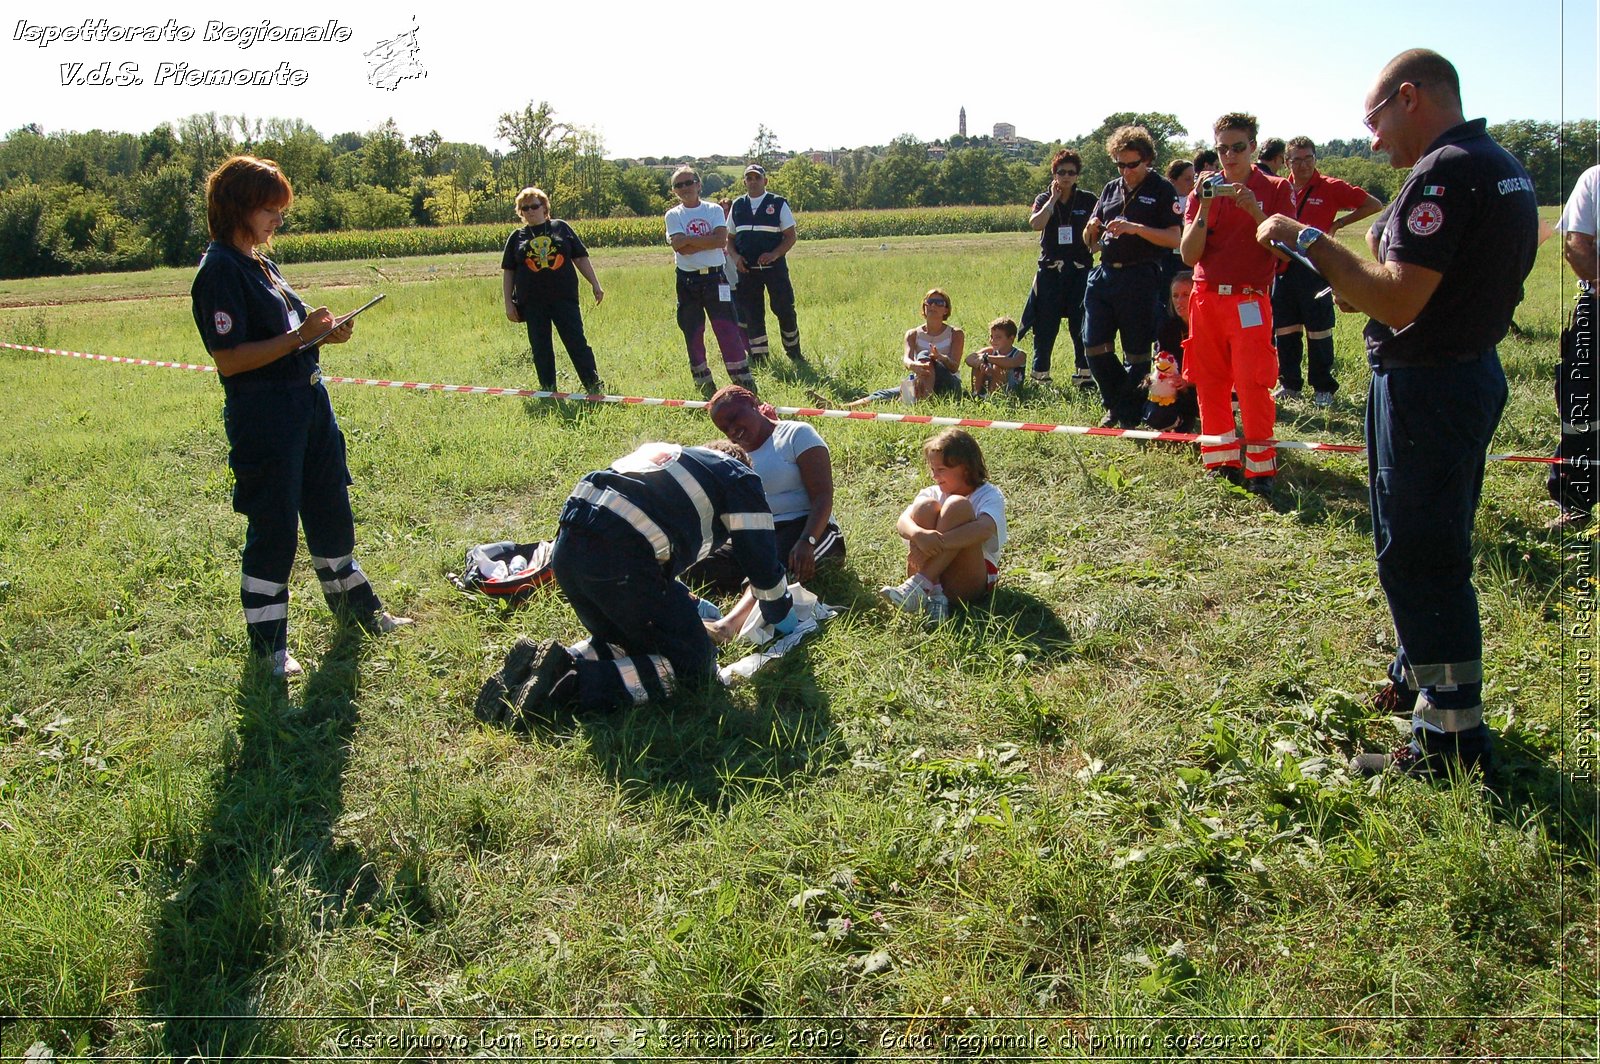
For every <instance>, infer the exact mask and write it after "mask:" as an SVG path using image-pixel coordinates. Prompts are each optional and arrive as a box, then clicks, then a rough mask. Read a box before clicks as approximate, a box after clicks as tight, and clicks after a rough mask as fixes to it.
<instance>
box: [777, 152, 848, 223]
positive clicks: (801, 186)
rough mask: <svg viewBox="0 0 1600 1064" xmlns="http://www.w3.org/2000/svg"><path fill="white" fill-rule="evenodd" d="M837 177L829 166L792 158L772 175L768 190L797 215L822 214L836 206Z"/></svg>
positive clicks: (803, 157) (806, 159) (802, 158)
mask: <svg viewBox="0 0 1600 1064" xmlns="http://www.w3.org/2000/svg"><path fill="white" fill-rule="evenodd" d="M838 189H839V177H838V175H837V174H835V173H834V172H833V168H832V167H831V166H824V165H820V164H818V163H814V162H812V161H811V160H810V159H809V158H807V157H806V156H804V155H796V156H795V157H794V158H792V159H790V160H789V161H788V162H786V163H784V164H783V165H782V166H780V167H779V168H778V169H777V170H775V171H773V174H772V190H773V191H774V192H776V193H778V194H779V195H780V196H783V197H784V198H786V199H787V200H788V201H789V202H790V203H791V204H792V205H793V206H794V209H795V210H797V211H826V210H831V209H833V208H834V207H836V206H838V195H839V191H838Z"/></svg>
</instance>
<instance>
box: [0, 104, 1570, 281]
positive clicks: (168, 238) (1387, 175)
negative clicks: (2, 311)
mask: <svg viewBox="0 0 1600 1064" xmlns="http://www.w3.org/2000/svg"><path fill="white" fill-rule="evenodd" d="M1127 123H1136V124H1141V125H1144V126H1146V128H1148V129H1149V130H1150V132H1151V134H1152V136H1153V139H1154V140H1155V142H1156V146H1157V153H1158V163H1159V164H1160V165H1163V166H1164V165H1165V164H1166V163H1167V162H1168V161H1170V160H1171V159H1174V158H1178V157H1187V156H1190V155H1192V154H1193V152H1194V151H1195V149H1196V148H1197V147H1199V146H1201V144H1202V143H1203V142H1201V141H1191V140H1189V139H1188V136H1189V134H1188V131H1187V130H1185V129H1184V128H1183V126H1182V125H1181V124H1180V123H1179V122H1178V120H1177V119H1176V118H1175V117H1173V116H1172V115H1170V114H1161V113H1139V114H1136V113H1132V112H1125V113H1118V114H1113V115H1108V116H1107V117H1106V118H1105V119H1104V120H1103V121H1102V122H1101V123H1100V124H1099V125H1098V126H1097V127H1096V128H1095V129H1093V130H1090V131H1088V132H1086V133H1084V134H1082V135H1080V136H1078V137H1075V138H1071V139H1066V140H1060V141H1053V142H1049V143H1040V142H1034V141H1021V142H1018V143H1015V144H1000V143H997V142H995V141H993V140H991V139H990V138H989V137H986V136H985V137H974V138H965V137H951V138H949V139H948V140H945V141H935V142H933V144H932V145H929V144H927V143H924V142H923V141H921V140H920V139H918V138H917V137H915V136H912V135H910V134H906V135H903V136H899V137H896V138H895V139H894V140H892V141H890V142H889V143H888V144H886V145H876V146H871V147H867V146H863V147H858V148H854V149H840V150H838V151H833V152H827V153H818V154H819V155H820V156H821V158H820V160H816V159H813V158H812V156H811V155H810V154H808V153H801V154H794V155H787V154H786V153H784V152H782V150H781V149H780V148H779V145H778V139H777V135H776V134H775V133H774V132H773V131H772V130H770V129H768V128H767V127H766V126H765V125H763V126H761V127H760V130H759V131H758V133H757V135H756V137H755V140H754V141H753V142H752V144H751V145H750V149H749V151H748V152H747V154H746V155H744V156H736V157H731V158H730V157H713V158H710V159H691V158H677V159H661V158H658V159H646V160H619V159H608V158H606V157H605V144H604V141H603V139H602V138H601V137H600V135H599V134H598V133H597V132H595V131H594V130H592V129H589V128H586V127H582V126H577V125H572V124H569V123H565V122H562V121H560V120H558V118H557V116H556V114H555V112H554V111H553V109H552V108H551V107H550V105H549V104H548V103H543V102H541V103H538V104H535V103H532V102H529V103H528V104H527V105H526V106H524V107H523V108H521V109H520V110H516V111H510V112H507V113H505V114H503V115H501V116H500V118H499V122H498V124H497V128H496V133H497V135H498V136H499V137H500V139H501V140H503V141H504V142H505V143H507V144H509V145H510V150H509V151H500V150H491V149H489V148H486V147H484V146H482V145H478V144H468V143H460V142H453V141H446V140H444V139H443V138H441V137H440V135H439V134H438V133H437V132H429V133H426V134H421V135H413V136H410V137H407V136H406V135H405V134H404V133H403V132H402V131H401V129H400V128H399V127H398V126H397V125H396V124H395V122H394V121H393V120H392V119H391V120H389V121H387V122H385V123H383V124H382V125H380V126H378V127H377V128H376V129H373V130H369V131H367V132H365V133H339V134H335V135H333V136H330V137H324V136H323V135H321V134H320V133H318V131H317V130H316V129H314V128H313V127H312V126H311V125H309V124H308V123H306V122H304V121H302V120H299V119H281V118H272V119H265V120H260V119H257V120H251V119H249V118H247V117H245V116H234V115H219V114H217V113H215V112H209V113H206V114H196V115H191V116H189V117H188V118H185V119H183V120H181V121H179V122H176V123H163V124H161V125H158V126H156V127H155V128H154V129H151V130H150V131H148V132H146V133H138V134H135V133H109V132H105V131H101V130H90V131H88V132H59V131H58V132H51V133H46V132H44V131H43V130H42V129H40V128H39V127H38V126H37V125H29V126H23V127H22V128H20V129H16V130H13V131H11V132H10V133H8V134H7V135H6V136H5V138H4V139H3V140H0V277H30V276H41V275H50V274H64V273H97V272H104V271H111V270H131V269H142V268H146V267H150V266H157V265H168V266H178V265H184V264H189V263H193V262H194V261H195V260H196V258H197V257H198V256H199V254H200V251H201V250H202V249H203V248H204V246H205V243H206V226H205V206H204V182H205V178H206V175H207V174H208V173H209V172H210V171H211V170H212V169H213V168H215V167H216V165H217V164H218V163H219V162H221V161H222V160H223V159H224V158H226V157H227V156H229V155H231V154H234V153H237V152H250V153H253V154H256V155H260V156H264V157H267V158H271V159H276V160H277V161H278V162H279V164H280V165H282V167H283V169H284V171H285V173H287V174H288V176H289V178H290V180H291V181H292V182H293V183H294V186H295V202H294V205H293V208H292V211H291V214H290V219H289V222H288V224H287V226H286V228H285V232H294V231H299V232H328V231H337V230H347V229H385V228H395V227H403V226H430V225H459V224H465V223H474V222H505V223H506V224H508V225H510V224H512V223H513V222H514V219H513V218H512V212H511V208H510V204H511V200H512V197H513V196H514V195H515V194H516V191H517V190H518V189H520V188H522V187H523V186H525V185H539V186H540V187H542V188H544V189H545V190H546V191H547V192H548V193H549V194H550V196H551V199H552V201H553V203H554V206H555V211H556V214H557V215H559V216H562V217H567V218H601V217H618V216H623V217H626V216H637V215H652V214H659V213H661V212H662V211H664V210H666V208H667V207H669V206H671V204H672V203H673V202H675V200H674V199H673V197H672V195H671V190H670V189H669V188H668V187H667V184H668V176H669V175H670V172H671V170H672V169H673V168H674V167H675V166H676V165H679V164H681V163H690V164H697V165H698V166H699V168H700V170H701V172H702V175H703V176H704V178H705V185H704V189H705V193H706V195H707V196H708V197H713V198H714V197H716V196H717V195H718V194H720V193H722V192H724V191H725V190H726V191H727V193H728V194H730V195H732V194H737V192H738V191H740V189H738V188H737V187H736V186H737V177H735V176H730V174H729V173H722V172H718V170H717V167H718V166H719V165H721V166H727V167H729V168H730V171H737V170H738V169H742V166H743V162H744V160H745V159H760V160H761V161H763V163H765V164H767V165H768V166H769V173H770V178H771V188H772V189H773V191H775V192H778V193H780V194H782V195H785V196H787V197H788V198H789V200H790V201H791V202H792V203H793V204H794V206H795V208H796V210H799V211H815V210H832V209H848V208H865V209H872V208H904V207H918V206H928V207H936V206H958V205H967V204H979V205H981V204H989V205H993V204H1008V203H1016V204H1019V205H1024V204H1027V203H1030V202H1031V200H1032V197H1033V196H1034V195H1035V194H1036V193H1037V192H1039V191H1041V190H1042V189H1044V187H1045V186H1046V185H1047V184H1048V174H1047V166H1048V160H1049V158H1050V156H1051V154H1053V153H1054V152H1055V151H1056V150H1057V149H1058V148H1060V147H1063V146H1065V147H1071V148H1074V149H1076V150H1077V151H1078V152H1079V154H1080V155H1081V156H1082V157H1083V162H1084V168H1083V176H1082V178H1081V181H1080V184H1081V185H1082V187H1083V188H1085V189H1088V190H1090V191H1098V190H1099V189H1100V187H1101V186H1102V185H1103V184H1105V183H1106V182H1107V181H1110V180H1111V179H1112V178H1113V177H1114V176H1115V171H1114V169H1113V167H1112V165H1111V163H1110V160H1109V159H1108V158H1107V157H1106V153H1105V150H1104V147H1103V145H1104V142H1105V138H1106V136H1107V134H1109V133H1110V131H1111V130H1112V129H1114V128H1116V127H1117V126H1119V125H1123V124H1127ZM1492 131H1493V132H1494V134H1495V136H1496V137H1497V139H1499V140H1500V141H1501V143H1502V144H1505V146H1506V147H1507V148H1508V149H1510V150H1511V151H1512V152H1513V154H1516V155H1517V156H1518V158H1520V159H1521V160H1522V161H1523V163H1524V165H1526V166H1527V167H1528V170H1529V173H1530V174H1531V175H1532V177H1533V180H1534V184H1535V187H1536V189H1537V191H1538V196H1539V201H1540V202H1541V203H1559V202H1562V201H1563V200H1564V198H1565V196H1566V194H1567V192H1568V191H1569V189H1570V186H1571V184H1572V182H1573V180H1575V179H1576V176H1577V174H1578V173H1580V172H1581V171H1582V170H1583V169H1584V168H1585V167H1587V166H1589V165H1592V164H1593V163H1594V161H1595V146H1596V127H1595V123H1594V122H1593V121H1592V120H1585V121H1580V122H1573V123H1567V124H1564V125H1563V124H1557V123H1553V122H1538V121H1531V120H1519V121H1514V122H1507V123H1502V124H1501V125H1498V126H1494V127H1492ZM1291 134H1292V131H1291ZM930 147H931V148H933V149H935V150H933V151H930ZM1319 158H1320V160H1321V164H1322V169H1323V171H1324V172H1326V173H1330V174H1333V175H1334V176H1338V177H1342V178H1344V179H1345V180H1348V181H1352V182H1353V183H1355V184H1359V185H1361V186H1362V187H1364V188H1366V189H1367V190H1368V191H1370V192H1372V193H1373V194H1374V195H1376V196H1378V197H1379V198H1380V199H1384V200H1387V199H1388V198H1389V197H1390V196H1392V195H1393V194H1394V192H1395V190H1396V189H1397V188H1398V187H1399V183H1400V180H1401V177H1402V175H1400V174H1398V173H1397V172H1396V171H1393V170H1391V169H1389V168H1388V166H1387V165H1386V164H1385V163H1384V162H1383V161H1382V160H1381V159H1380V158H1375V157H1374V156H1373V155H1372V152H1371V150H1370V146H1369V145H1368V143H1367V142H1366V141H1364V140H1353V141H1330V142H1328V143H1326V144H1323V145H1319Z"/></svg>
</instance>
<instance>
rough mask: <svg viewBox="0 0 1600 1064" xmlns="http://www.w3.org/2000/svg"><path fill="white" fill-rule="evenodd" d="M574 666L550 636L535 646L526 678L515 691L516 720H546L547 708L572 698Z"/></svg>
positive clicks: (573, 696) (573, 693) (527, 722)
mask: <svg viewBox="0 0 1600 1064" xmlns="http://www.w3.org/2000/svg"><path fill="white" fill-rule="evenodd" d="M576 680H577V668H576V665H575V664H574V662H573V660H572V655H571V654H569V653H567V648H566V647H564V646H562V645H561V644H560V643H558V642H556V641H555V640H554V639H547V640H545V641H544V642H543V643H541V644H540V645H539V647H538V652H537V654H536V656H535V658H534V662H533V667H532V669H530V670H529V674H528V679H527V680H526V681H525V682H524V683H523V684H522V686H521V687H520V688H519V689H518V690H517V695H516V718H515V719H516V720H517V721H518V722H519V723H521V724H530V723H532V722H534V721H539V720H549V719H550V717H551V716H552V714H551V712H550V711H551V709H553V708H555V707H556V706H559V705H563V704H566V703H567V702H568V701H576V700H577V695H578V686H577V683H576Z"/></svg>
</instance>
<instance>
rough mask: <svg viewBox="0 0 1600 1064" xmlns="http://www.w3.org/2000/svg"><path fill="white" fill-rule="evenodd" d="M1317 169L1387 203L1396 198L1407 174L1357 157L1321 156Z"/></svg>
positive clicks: (1374, 160) (1380, 163)
mask: <svg viewBox="0 0 1600 1064" xmlns="http://www.w3.org/2000/svg"><path fill="white" fill-rule="evenodd" d="M1317 169H1318V170H1320V171H1322V172H1323V173H1325V174H1327V175H1328V176H1329V177H1337V178H1338V179H1339V180H1341V181H1348V182H1350V183H1351V184H1352V185H1359V186H1360V187H1362V188H1364V189H1366V190H1367V191H1368V192H1370V193H1372V194H1373V195H1374V196H1376V197H1378V198H1379V199H1381V200H1383V201H1384V202H1385V203H1387V202H1389V200H1391V199H1393V198H1394V194H1395V192H1397V191H1398V190H1399V188H1400V182H1402V181H1404V180H1405V174H1403V173H1402V172H1400V171H1399V170H1396V169H1394V168H1393V167H1392V166H1390V165H1388V164H1387V163H1382V162H1379V161H1377V160H1376V159H1363V158H1361V157H1360V156H1356V155H1335V156H1333V157H1331V158H1323V157H1322V156H1320V155H1319V156H1317Z"/></svg>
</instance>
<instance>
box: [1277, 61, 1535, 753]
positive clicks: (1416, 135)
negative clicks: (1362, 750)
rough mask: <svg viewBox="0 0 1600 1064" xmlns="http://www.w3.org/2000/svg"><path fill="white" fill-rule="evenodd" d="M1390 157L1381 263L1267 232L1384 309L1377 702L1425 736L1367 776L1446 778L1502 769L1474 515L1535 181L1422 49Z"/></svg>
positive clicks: (1378, 346) (1371, 399) (1389, 125)
mask: <svg viewBox="0 0 1600 1064" xmlns="http://www.w3.org/2000/svg"><path fill="white" fill-rule="evenodd" d="M1366 105H1367V114H1366V123H1367V128H1368V129H1370V130H1371V131H1372V147H1373V150H1374V151H1386V152H1388V153H1389V162H1390V165H1392V166H1395V167H1397V168H1406V167H1410V168H1411V173H1410V176H1409V177H1407V178H1406V181H1405V184H1404V186H1403V187H1402V188H1401V190H1400V193H1399V195H1398V196H1397V197H1396V198H1395V201H1394V204H1393V207H1394V209H1393V210H1392V211H1390V212H1389V218H1388V221H1387V223H1386V224H1385V226H1384V230H1383V235H1382V237H1381V238H1380V241H1379V248H1378V250H1379V261H1378V262H1377V263H1371V262H1365V261H1363V260H1362V259H1361V258H1360V257H1358V256H1356V255H1354V254H1352V253H1351V252H1349V251H1347V250H1345V249H1344V248H1343V247H1341V246H1339V245H1338V244H1337V243H1336V242H1335V241H1333V240H1330V239H1326V238H1325V237H1324V234H1323V233H1322V232H1320V231H1319V230H1317V229H1315V228H1313V227H1310V226H1307V225H1304V224H1303V223H1301V222H1299V221H1297V220H1296V219H1293V218H1287V217H1282V216H1279V217H1272V218H1268V219H1267V220H1266V221H1265V222H1263V223H1261V226H1260V227H1259V230H1258V233H1257V236H1258V238H1259V239H1260V240H1261V241H1263V242H1264V243H1270V242H1271V241H1274V240H1276V241H1280V242H1282V243H1285V244H1287V245H1289V246H1291V247H1295V248H1297V249H1298V250H1299V251H1300V252H1301V253H1302V254H1304V255H1306V256H1307V257H1308V258H1309V259H1310V260H1311V262H1312V264H1313V265H1315V266H1316V267H1317V269H1318V271H1319V272H1321V273H1322V275H1323V276H1324V277H1326V278H1327V279H1328V282H1329V283H1330V284H1332V285H1333V288H1334V291H1336V292H1337V293H1338V294H1339V296H1340V298H1341V299H1343V300H1344V301H1346V302H1348V303H1350V304H1351V305H1353V306H1354V307H1355V308H1356V309H1358V310H1360V311H1362V312H1364V313H1366V314H1367V315H1369V316H1370V317H1371V321H1369V322H1368V323H1367V328H1366V338H1367V359H1368V361H1369V363H1370V364H1371V366H1372V384H1371V390H1370V391H1369V393H1368V395H1367V475H1368V480H1369V489H1368V490H1369V493H1370V498H1371V505H1372V530H1373V540H1374V542H1375V545H1376V547H1377V558H1378V581H1379V583H1380V584H1382V585H1383V590H1384V594H1385V596H1386V597H1387V598H1388V601H1389V612H1390V614H1391V615H1392V616H1393V618H1394V626H1395V634H1396V636H1397V638H1398V641H1399V647H1398V650H1397V653H1396V655H1395V660H1394V663H1393V665H1391V666H1390V669H1389V680H1390V686H1389V687H1388V688H1386V689H1385V690H1384V691H1383V692H1382V694H1381V695H1380V696H1379V698H1378V699H1377V700H1376V701H1377V702H1378V704H1380V705H1382V706H1383V707H1384V708H1386V709H1389V710H1390V711H1391V712H1392V711H1395V710H1403V709H1404V708H1405V706H1406V705H1407V704H1410V705H1411V707H1412V716H1411V727H1412V740H1411V742H1410V744H1409V745H1407V746H1404V747H1401V748H1400V749H1399V750H1396V751H1395V752H1394V753H1392V754H1361V755H1359V756H1357V757H1356V758H1355V759H1354V761H1352V763H1351V769H1352V771H1356V772H1360V773H1362V774H1366V775H1373V774H1376V773H1378V772H1381V771H1383V770H1384V769H1386V768H1393V769H1398V770H1402V771H1406V772H1412V773H1424V774H1439V773H1442V772H1444V771H1447V770H1449V769H1450V768H1451V767H1452V766H1457V765H1459V766H1460V767H1463V768H1470V767H1471V766H1473V765H1476V764H1480V763H1486V762H1487V758H1488V755H1489V747H1490V738H1489V730H1488V727H1487V725H1485V723H1484V719H1483V630H1482V627H1481V625H1480V622H1479V618H1478V600H1477V595H1476V593H1475V592H1474V591H1473V587H1472V525H1473V518H1474V515H1475V512H1476V510H1477V508H1478V498H1479V495H1480V494H1481V493H1482V490H1483V473H1484V465H1485V461H1486V455H1487V453H1488V447H1489V441H1490V439H1491V437H1493V435H1494V430H1495V426H1496V425H1497V424H1498V423H1499V421H1500V414H1501V411H1502V410H1503V409H1504V408H1505V403H1506V378H1505V373H1504V372H1503V371H1502V370H1501V368H1500V357H1499V355H1498V353H1497V352H1496V350H1495V345H1496V344H1497V343H1499V341H1500V339H1501V338H1502V337H1504V336H1505V334H1506V332H1507V331H1508V330H1509V329H1510V326H1511V315H1512V312H1513V311H1514V310H1515V309H1516V307H1517V304H1518V303H1520V302H1521V301H1522V284H1523V281H1524V279H1525V278H1526V277H1527V276H1528V273H1529V271H1530V270H1532V268H1533V259H1534V253H1535V251H1536V249H1537V247H1538V216H1537V213H1536V207H1535V199H1534V192H1533V182H1532V181H1531V180H1530V179H1529V178H1528V173H1527V171H1526V170H1524V169H1523V168H1522V165H1521V164H1520V163H1518V162H1517V161H1516V160H1515V159H1514V158H1512V157H1511V155H1510V154H1509V153H1507V152H1506V151H1505V149H1503V148H1501V147H1500V145H1498V144H1496V143H1495V142H1494V140H1493V139H1492V138H1491V137H1490V136H1489V135H1488V133H1487V132H1486V129H1485V123H1484V120H1483V119H1481V118H1479V119H1474V120H1473V121H1471V122H1468V121H1465V119H1464V116H1463V112H1462V106H1461V83H1460V79H1459V77H1458V76H1457V74H1456V70H1455V67H1454V66H1452V65H1451V64H1450V62H1449V61H1448V60H1446V59H1445V58H1444V57H1443V56H1441V55H1439V54H1438V53H1437V52H1432V51H1428V50H1426V49H1420V48H1419V49H1412V50H1411V51H1406V52H1402V53H1400V54H1399V55H1397V56H1395V58H1393V59H1391V60H1390V61H1389V64H1388V65H1387V66H1386V67H1384V69H1383V72H1382V73H1381V74H1379V75H1378V79H1377V82H1376V83H1375V84H1374V85H1373V88H1372V90H1371V92H1369V93H1368V94H1367V100H1366Z"/></svg>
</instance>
